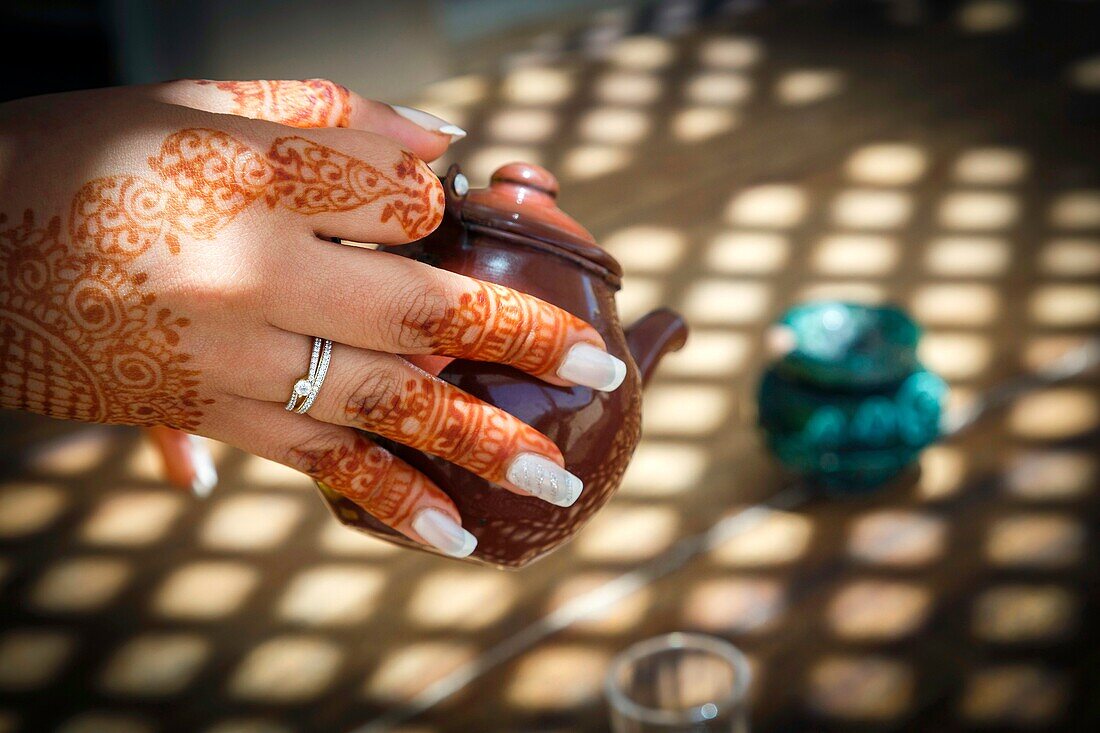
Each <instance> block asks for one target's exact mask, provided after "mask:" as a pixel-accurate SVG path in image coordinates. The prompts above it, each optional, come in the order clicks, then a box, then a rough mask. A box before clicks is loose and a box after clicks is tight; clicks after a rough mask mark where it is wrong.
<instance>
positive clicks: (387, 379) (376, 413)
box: [344, 367, 401, 428]
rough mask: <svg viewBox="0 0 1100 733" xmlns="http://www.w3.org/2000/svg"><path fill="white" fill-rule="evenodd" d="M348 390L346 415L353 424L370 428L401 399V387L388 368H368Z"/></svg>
mask: <svg viewBox="0 0 1100 733" xmlns="http://www.w3.org/2000/svg"><path fill="white" fill-rule="evenodd" d="M354 385H355V386H354V387H353V388H352V389H350V390H349V391H348V398H347V401H346V403H345V405H344V417H345V418H346V420H347V422H348V423H349V424H351V425H356V426H361V427H366V428H369V427H371V426H373V425H376V424H378V423H379V422H380V421H381V420H382V418H383V416H384V415H385V414H386V413H387V412H389V411H391V410H393V409H394V408H395V407H396V406H397V404H398V403H399V402H400V400H401V387H400V385H399V384H398V382H397V380H395V379H394V378H393V375H392V374H391V373H390V371H389V370H388V369H385V368H378V367H373V368H368V369H366V370H364V371H363V372H362V373H361V374H359V375H358V376H357V377H356V379H355V382H354Z"/></svg>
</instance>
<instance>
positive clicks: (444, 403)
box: [346, 375, 558, 483]
mask: <svg viewBox="0 0 1100 733" xmlns="http://www.w3.org/2000/svg"><path fill="white" fill-rule="evenodd" d="M346 417H347V418H348V420H349V422H351V423H354V424H355V425H357V426H358V427H361V428H363V429H365V430H369V431H370V432H373V433H377V434H379V435H382V436H385V437H387V438H389V439H390V440H393V441H396V442H398V443H403V444H405V445H408V446H410V447H412V448H416V449H417V450H422V451H424V452H425V453H431V454H432V455H435V456H439V457H440V458H443V459H445V460H448V461H451V462H452V463H457V464H458V465H460V466H462V467H463V468H465V469H467V470H468V471H472V472H473V473H477V474H479V475H482V476H485V477H486V478H488V479H489V480H490V481H496V482H498V483H499V482H501V481H504V480H505V472H506V470H507V464H508V462H509V461H510V460H511V459H512V458H513V457H515V456H516V455H517V454H519V453H523V452H528V451H529V452H533V453H538V454H540V455H545V456H554V455H558V449H557V447H556V446H555V445H554V444H553V443H552V442H550V441H549V440H548V439H547V438H545V437H544V436H543V435H542V434H540V433H539V432H538V431H537V430H535V429H534V428H532V427H531V426H529V425H525V424H523V423H521V422H519V421H518V420H509V419H508V418H507V416H506V415H505V414H504V413H502V412H501V411H499V410H497V409H495V408H493V407H492V406H490V405H488V404H486V403H484V402H482V401H481V400H479V399H477V398H476V397H473V396H471V395H468V394H466V393H465V392H462V391H461V390H458V389H455V388H454V387H452V386H451V385H449V384H447V383H446V382H444V381H443V380H441V379H438V378H436V377H432V376H429V375H424V376H423V377H419V378H415V379H409V380H407V381H406V382H405V384H404V390H402V391H401V392H400V393H399V394H396V395H393V396H392V397H390V398H389V399H384V400H382V401H378V400H377V399H375V397H374V396H373V395H367V396H362V395H358V396H356V397H353V399H352V401H351V402H350V403H349V404H348V406H347V408H346Z"/></svg>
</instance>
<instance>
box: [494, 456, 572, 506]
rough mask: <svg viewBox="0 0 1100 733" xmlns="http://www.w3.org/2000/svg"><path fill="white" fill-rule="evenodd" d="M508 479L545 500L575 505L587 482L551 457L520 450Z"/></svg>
mask: <svg viewBox="0 0 1100 733" xmlns="http://www.w3.org/2000/svg"><path fill="white" fill-rule="evenodd" d="M507 478H508V481H510V482H511V483H512V484H514V485H515V486H518V487H519V488H521V489H523V490H524V491H528V492H530V493H531V494H533V495H535V496H537V497H538V498H540V499H542V500H543V501H548V502H550V503H551V504H556V505H557V506H573V502H575V501H576V500H577V497H578V496H580V495H581V489H583V488H584V484H583V483H582V482H581V480H580V479H579V478H577V477H576V476H574V475H573V474H571V473H569V472H568V471H566V470H565V469H564V468H562V467H561V466H559V465H558V464H556V463H554V462H553V461H551V460H550V459H549V458H546V457H544V456H540V455H538V454H537V453H520V454H519V455H518V456H516V458H515V460H513V461H512V465H511V466H509V467H508V473H507Z"/></svg>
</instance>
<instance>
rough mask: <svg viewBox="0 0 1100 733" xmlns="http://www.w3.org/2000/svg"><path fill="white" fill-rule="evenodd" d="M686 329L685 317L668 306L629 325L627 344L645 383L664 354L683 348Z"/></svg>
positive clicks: (645, 383) (644, 383)
mask: <svg viewBox="0 0 1100 733" xmlns="http://www.w3.org/2000/svg"><path fill="white" fill-rule="evenodd" d="M687 333H688V327H687V323H685V322H684V319H683V317H682V316H681V315H680V314H679V313H677V312H676V311H673V310H669V309H668V308H661V309H659V310H655V311H652V312H651V313H647V314H646V315H644V316H642V317H641V318H639V319H638V320H637V321H636V322H635V323H634V325H633V326H631V327H630V328H628V329H626V345H627V347H629V349H630V353H631V355H632V356H633V357H634V363H635V364H637V365H638V371H639V373H640V374H641V376H642V386H643V387H644V386H645V385H647V384H648V383H649V379H650V377H652V376H653V372H654V371H655V370H656V368H657V364H659V363H660V361H661V359H662V358H664V356H665V354H668V353H670V352H672V351H679V350H680V349H682V348H683V346H684V344H685V343H686V342H687Z"/></svg>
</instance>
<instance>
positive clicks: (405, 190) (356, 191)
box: [266, 137, 444, 239]
mask: <svg viewBox="0 0 1100 733" xmlns="http://www.w3.org/2000/svg"><path fill="white" fill-rule="evenodd" d="M267 157H268V160H269V161H270V162H271V163H272V164H273V165H274V166H275V171H274V177H275V182H274V184H273V185H272V186H271V187H270V189H269V190H268V193H267V195H266V201H267V203H268V205H269V206H275V205H279V206H283V207H285V208H287V209H290V210H291V211H295V212H297V213H299V214H319V213H323V212H328V211H350V210H352V209H357V208H359V207H360V206H365V205H367V204H370V203H373V202H375V201H379V200H381V199H391V200H390V201H387V202H386V205H385V206H384V207H383V209H382V214H381V216H380V217H379V221H381V222H382V223H383V224H385V223H386V222H388V221H389V220H390V219H391V218H393V219H395V220H396V221H397V223H398V224H400V225H401V229H402V230H403V231H404V232H405V234H406V235H407V236H408V237H409V238H410V239H419V238H421V237H423V236H425V235H427V234H429V233H430V232H431V231H432V230H433V229H435V228H436V226H438V225H439V222H440V220H441V219H442V218H443V206H444V200H443V187H442V186H440V185H438V184H437V180H436V178H435V175H434V174H433V173H432V172H431V169H430V168H428V166H427V164H426V163H424V161H422V160H420V159H419V158H417V157H416V156H415V155H413V154H412V153H410V152H408V151H407V150H406V151H402V153H401V160H399V161H398V162H397V163H395V164H394V167H393V170H394V172H393V174H392V175H391V174H388V173H386V172H384V171H382V170H381V169H379V168H376V167H375V166H373V165H371V164H369V163H366V162H364V161H362V160H358V159H356V158H352V157H350V156H348V155H345V154H343V153H341V152H340V151H338V150H333V149H332V148H329V147H325V146H324V145H318V144H317V143H315V142H313V141H311V140H307V139H305V138H302V137H283V138H279V139H278V140H276V141H275V144H274V145H272V146H271V150H270V152H268V154H267ZM433 202H434V205H433Z"/></svg>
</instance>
